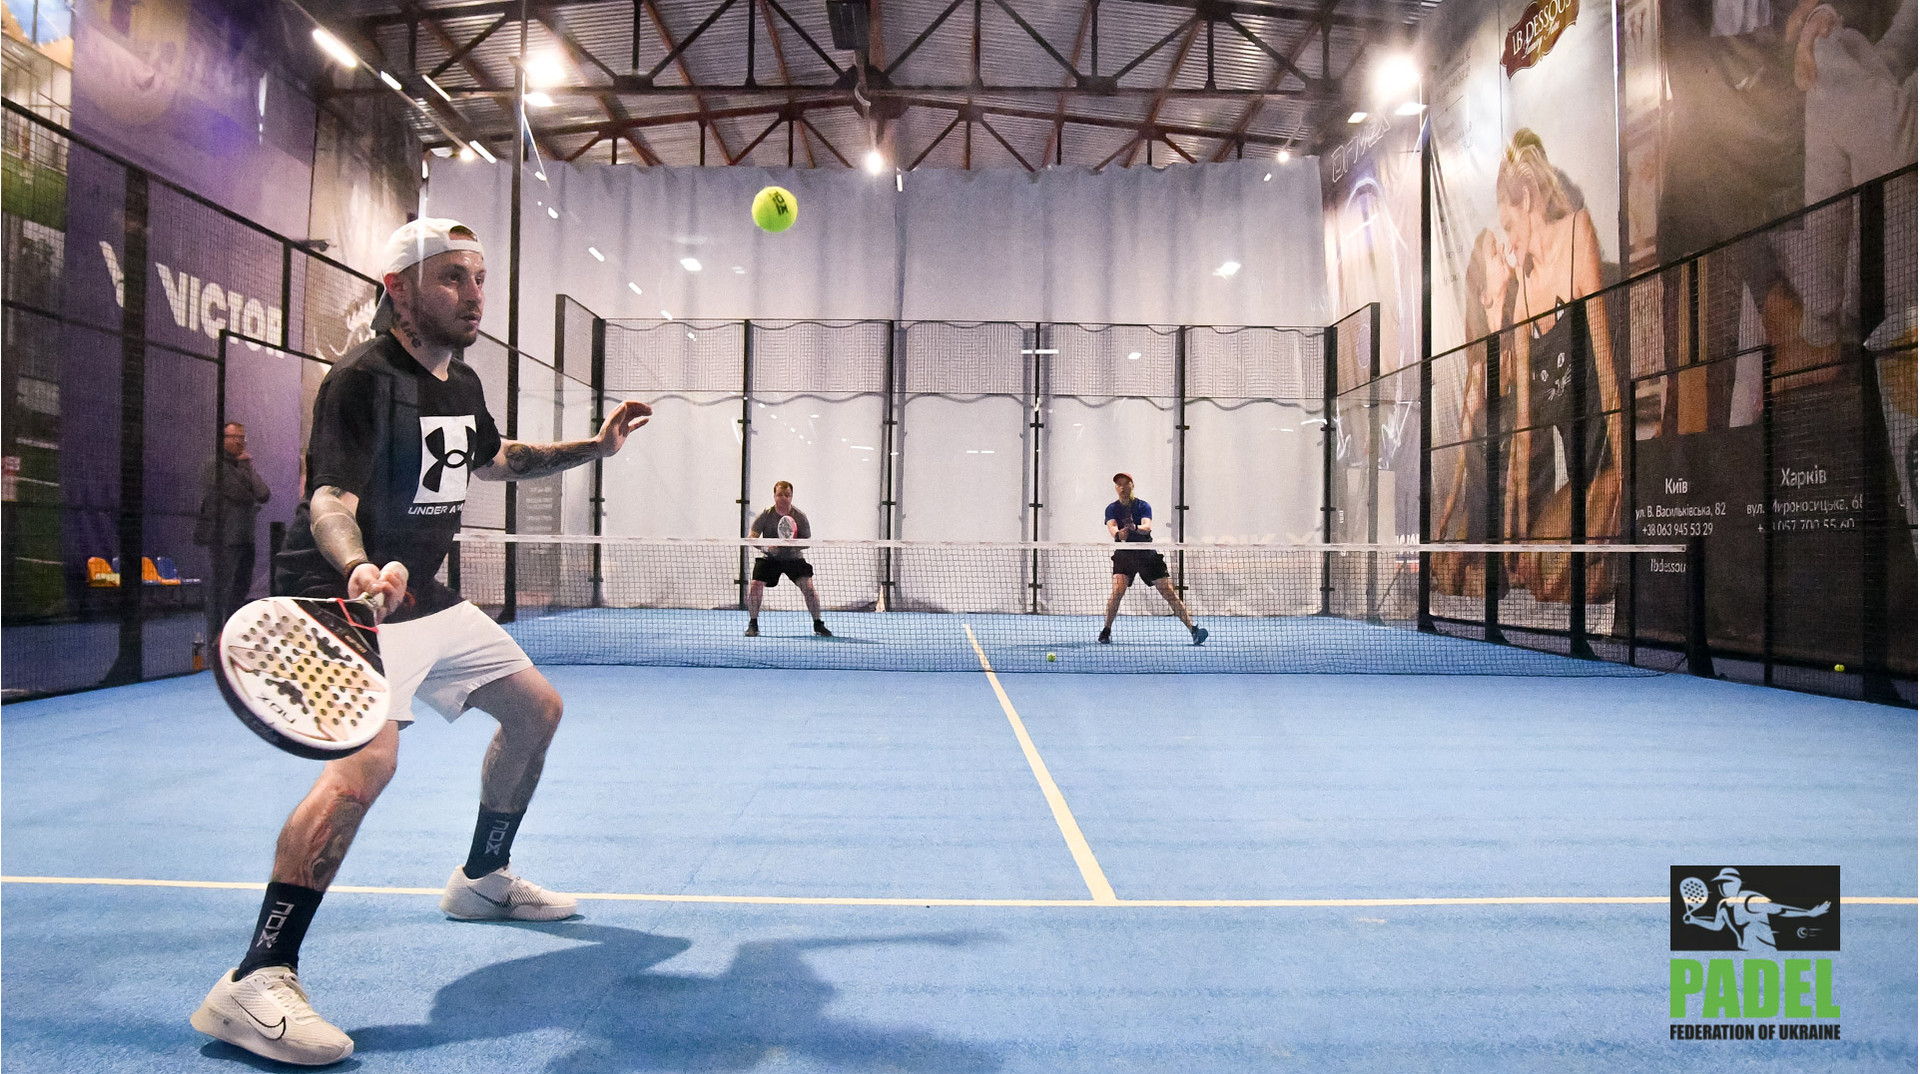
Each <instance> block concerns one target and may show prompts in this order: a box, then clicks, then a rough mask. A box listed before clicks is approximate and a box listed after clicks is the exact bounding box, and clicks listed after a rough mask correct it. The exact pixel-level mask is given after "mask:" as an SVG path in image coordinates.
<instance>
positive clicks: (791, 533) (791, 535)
mask: <svg viewBox="0 0 1920 1074" xmlns="http://www.w3.org/2000/svg"><path fill="white" fill-rule="evenodd" d="M774 528H775V529H777V530H779V532H780V539H781V540H783V541H791V540H794V539H795V538H797V537H798V536H799V535H800V523H799V522H796V521H795V520H794V517H793V516H792V515H781V516H780V524H779V525H778V526H775V527H774Z"/></svg>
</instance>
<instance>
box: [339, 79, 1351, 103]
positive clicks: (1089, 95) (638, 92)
mask: <svg viewBox="0 0 1920 1074" xmlns="http://www.w3.org/2000/svg"><path fill="white" fill-rule="evenodd" d="M442 88H444V89H445V90H446V91H447V95H448V96H450V97H452V98H454V99H455V100H466V99H470V98H478V97H497V98H501V99H503V100H512V99H513V90H512V89H511V88H504V87H500V86H496V85H487V86H479V87H474V86H445V87H442ZM384 92H386V91H385V90H382V89H380V88H377V87H367V86H359V87H354V88H350V89H343V90H339V91H337V92H335V93H334V94H333V96H337V97H358V96H376V95H378V94H381V93H384ZM864 93H865V94H866V96H867V98H868V99H869V100H874V101H878V100H885V99H889V98H891V99H895V100H907V99H912V98H917V97H920V96H923V95H925V94H929V93H951V94H956V95H960V96H969V95H970V96H975V97H1006V98H1013V99H1018V100H1030V99H1031V100H1039V101H1047V102H1057V100H1058V99H1059V98H1060V97H1062V96H1065V97H1067V98H1070V99H1072V100H1086V101H1093V100H1123V101H1124V100H1159V99H1162V98H1164V99H1166V100H1168V101H1257V100H1266V99H1277V100H1307V101H1311V100H1318V99H1328V100H1332V99H1335V98H1337V97H1339V96H1340V94H1338V93H1331V94H1329V93H1323V92H1321V91H1319V90H1313V89H1301V88H1297V87H1295V88H1286V89H1271V88H1268V87H1266V86H1247V87H1244V88H1235V87H1232V86H1216V87H1214V88H1213V89H1207V88H1205V87H1202V86H1173V87H1167V86H1120V87H1117V88H1115V89H1112V90H1085V89H1075V88H1073V87H1071V86H967V85H924V86H922V85H911V84H909V85H892V86H887V87H885V88H882V87H879V86H869V87H868V88H867V89H866V90H865V91H864ZM546 94H547V95H548V96H549V97H552V98H554V99H556V100H558V99H559V98H562V97H577V96H584V97H600V96H603V95H606V96H613V97H622V98H649V97H691V96H726V97H734V98H747V99H749V100H754V99H757V100H765V101H784V100H787V99H789V98H791V97H794V96H797V95H800V94H833V95H836V96H838V97H841V98H843V99H845V100H846V101H848V102H849V103H851V102H852V101H853V93H852V91H851V90H847V89H842V88H841V87H839V86H834V85H826V84H822V83H803V84H799V85H791V86H769V85H766V84H765V83H760V84H757V85H752V86H748V85H724V86H723V85H716V84H713V83H707V84H703V85H696V86H649V87H646V88H641V89H636V88H634V87H631V86H619V87H614V86H596V85H578V86H548V87H547V88H546Z"/></svg>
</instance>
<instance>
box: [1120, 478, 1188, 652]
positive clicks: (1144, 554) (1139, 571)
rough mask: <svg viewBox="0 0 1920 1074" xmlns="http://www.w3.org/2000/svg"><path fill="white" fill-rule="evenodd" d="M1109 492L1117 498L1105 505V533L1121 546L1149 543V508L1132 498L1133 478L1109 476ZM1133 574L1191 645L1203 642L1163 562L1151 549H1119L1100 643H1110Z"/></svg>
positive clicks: (1150, 534) (1164, 560) (1151, 525)
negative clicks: (1160, 601)
mask: <svg viewBox="0 0 1920 1074" xmlns="http://www.w3.org/2000/svg"><path fill="white" fill-rule="evenodd" d="M1113 491H1114V492H1115V493H1117V494H1118V495H1119V497H1120V498H1119V499H1117V500H1115V501H1113V502H1112V503H1110V504H1108V505H1107V532H1108V533H1109V534H1111V535H1112V536H1113V539H1114V540H1116V541H1120V542H1122V543H1123V544H1146V543H1147V542H1150V541H1152V540H1153V506H1152V505H1151V504H1149V503H1147V501H1145V500H1137V499H1134V496H1133V478H1132V477H1131V476H1130V475H1128V474H1115V475H1113ZM1135 575H1138V576H1139V577H1140V580H1141V581H1143V582H1145V583H1147V584H1148V585H1150V586H1152V587H1153V588H1155V589H1157V590H1159V591H1160V595H1161V596H1162V597H1165V598H1166V601H1167V607H1169V608H1172V609H1173V614H1175V615H1177V616H1179V617H1180V621H1181V622H1182V623H1184V624H1186V627H1187V633H1188V634H1190V635H1192V636H1193V643H1194V644H1195V645H1199V644H1200V643H1201V642H1204V641H1206V640H1207V628H1206V627H1203V626H1200V625H1199V624H1197V623H1195V622H1194V621H1193V616H1191V615H1188V614H1187V605H1186V603H1185V602H1184V601H1182V600H1181V599H1180V594H1178V593H1175V592H1174V591H1173V581H1172V579H1171V578H1170V577H1168V572H1167V561H1166V559H1165V558H1164V557H1162V556H1161V555H1160V553H1158V552H1156V551H1154V550H1153V549H1151V548H1121V549H1116V550H1114V553H1113V592H1112V593H1111V594H1109V595H1108V596H1107V621H1106V622H1105V623H1103V624H1101V627H1100V642H1101V644H1103V645H1104V644H1106V643H1108V642H1111V641H1112V640H1113V617H1114V616H1115V615H1116V614H1118V613H1119V611H1120V598H1121V597H1124V596H1126V595H1127V587H1129V586H1131V585H1133V579H1134V576H1135Z"/></svg>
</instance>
